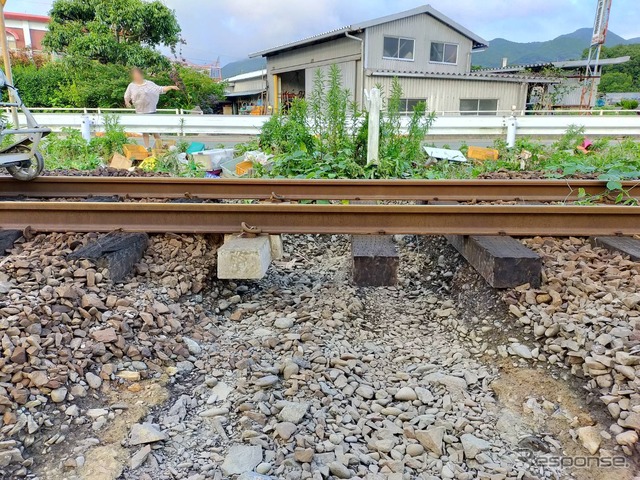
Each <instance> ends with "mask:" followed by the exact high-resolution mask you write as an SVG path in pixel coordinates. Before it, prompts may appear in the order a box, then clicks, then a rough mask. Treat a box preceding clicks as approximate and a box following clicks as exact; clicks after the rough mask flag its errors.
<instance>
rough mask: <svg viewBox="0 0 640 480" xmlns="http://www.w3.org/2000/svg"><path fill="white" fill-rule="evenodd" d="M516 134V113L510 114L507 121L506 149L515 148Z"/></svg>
mask: <svg viewBox="0 0 640 480" xmlns="http://www.w3.org/2000/svg"><path fill="white" fill-rule="evenodd" d="M517 133H518V120H517V119H516V111H515V110H513V111H512V112H511V116H510V117H509V119H508V120H507V147H508V148H513V147H515V146H516V135H517Z"/></svg>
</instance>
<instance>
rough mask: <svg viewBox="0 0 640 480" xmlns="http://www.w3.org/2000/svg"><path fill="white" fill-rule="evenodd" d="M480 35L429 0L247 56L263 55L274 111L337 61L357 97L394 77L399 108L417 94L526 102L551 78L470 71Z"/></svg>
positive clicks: (439, 100)
mask: <svg viewBox="0 0 640 480" xmlns="http://www.w3.org/2000/svg"><path fill="white" fill-rule="evenodd" d="M487 47H488V44H487V42H486V41H485V40H483V39H482V38H480V37H479V36H478V35H476V34H474V33H472V32H471V31H469V30H467V29H466V28H465V27H463V26H462V25H460V24H458V23H456V22H455V21H453V20H452V19H450V18H448V17H446V16H445V15H443V14H442V13H440V12H438V11H437V10H435V9H434V8H432V7H431V6H429V5H425V6H422V7H418V8H415V9H413V10H409V11H406V12H402V13H398V14H395V15H390V16H386V17H382V18H378V19H375V20H371V21H367V22H362V23H359V24H354V25H349V26H346V27H343V28H339V29H336V30H332V31H330V32H326V33H322V34H319V35H315V36H313V37H309V38H306V39H303V40H300V41H297V42H293V43H289V44H286V45H282V46H279V47H276V48H272V49H269V50H265V51H262V52H258V53H255V54H253V55H251V56H252V57H259V56H264V57H266V60H267V88H268V102H269V105H272V106H273V107H274V110H275V111H277V110H278V109H279V108H280V107H281V106H285V105H286V103H287V102H289V101H290V100H291V99H292V98H296V97H305V96H306V95H307V93H308V92H311V91H312V89H313V83H314V77H315V73H316V71H317V69H323V70H325V71H327V70H328V69H329V68H330V67H331V65H334V64H335V65H337V66H338V67H339V68H340V70H341V72H342V82H343V86H344V87H345V88H346V89H348V90H349V91H350V92H351V94H352V96H353V99H354V100H356V101H358V102H360V103H362V100H363V98H364V91H365V90H369V89H371V88H373V87H375V86H377V85H382V87H383V91H384V92H389V89H390V86H391V82H392V79H393V77H397V78H398V79H399V81H400V84H401V86H402V89H403V92H404V98H403V105H404V110H406V111H407V112H410V111H412V110H413V106H414V105H415V104H417V103H418V102H419V101H426V102H427V105H428V107H429V109H430V110H434V111H437V112H461V113H462V114H467V115H482V114H484V115H495V114H497V113H498V112H500V111H510V110H511V109H512V107H514V106H515V107H516V108H517V109H524V107H525V105H526V103H527V99H528V96H529V93H530V89H531V85H533V84H536V85H539V84H541V83H542V84H546V83H553V82H554V80H551V79H541V78H535V77H529V76H526V75H519V74H517V75H504V74H500V75H498V74H493V73H487V72H478V73H475V72H472V71H471V54H472V52H474V51H478V50H481V49H484V48H487Z"/></svg>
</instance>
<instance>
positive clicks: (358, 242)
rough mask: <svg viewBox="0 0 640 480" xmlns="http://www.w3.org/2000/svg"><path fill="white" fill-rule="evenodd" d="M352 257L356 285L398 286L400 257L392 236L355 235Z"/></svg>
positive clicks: (352, 239) (352, 244) (353, 237)
mask: <svg viewBox="0 0 640 480" xmlns="http://www.w3.org/2000/svg"><path fill="white" fill-rule="evenodd" d="M351 257H352V263H353V283H354V284H355V285H357V286H359V287H383V286H391V285H397V283H398V267H399V266H400V256H399V254H398V248H397V246H396V244H395V243H394V241H393V237H392V236H391V235H353V236H352V237H351Z"/></svg>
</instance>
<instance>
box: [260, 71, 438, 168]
mask: <svg viewBox="0 0 640 480" xmlns="http://www.w3.org/2000/svg"><path fill="white" fill-rule="evenodd" d="M388 93H389V96H388V98H387V99H386V102H385V104H386V105H385V107H386V108H385V112H384V114H383V115H382V119H381V123H380V129H381V135H380V161H379V163H378V164H377V165H367V150H366V148H367V138H368V126H369V123H368V122H369V115H368V113H367V112H364V111H362V110H361V109H360V107H359V106H358V105H357V104H356V103H355V102H352V101H351V92H349V91H348V90H346V89H344V88H343V87H342V76H341V72H340V69H339V68H338V67H337V66H335V65H334V66H332V67H331V68H330V69H329V72H328V75H326V74H325V73H324V72H323V71H322V69H318V70H317V71H316V75H315V78H314V86H313V90H312V92H311V93H310V94H309V96H308V100H301V99H298V100H296V101H294V102H293V105H292V107H291V109H290V110H289V111H288V112H287V113H286V114H285V113H279V114H276V115H274V116H273V117H272V118H271V119H270V120H269V121H268V122H267V123H266V125H265V126H264V128H263V130H262V133H261V135H260V139H259V147H260V148H262V149H263V150H264V151H266V152H267V153H271V154H274V155H275V159H274V163H273V167H272V168H271V170H269V171H268V172H267V171H264V170H263V171H261V172H260V173H261V174H263V175H269V176H274V177H278V176H282V177H301V178H400V177H411V176H415V175H419V172H420V171H423V170H424V169H425V168H426V166H425V162H424V160H425V159H424V154H423V153H422V151H421V148H420V145H421V142H422V141H423V139H424V137H425V135H426V133H427V131H428V129H429V127H430V126H431V123H432V121H433V116H432V115H430V114H427V112H426V105H425V104H424V103H422V104H419V105H418V106H417V107H416V109H415V111H414V112H413V115H412V117H411V119H410V121H409V126H408V129H407V131H406V132H405V131H404V130H403V125H402V116H401V115H400V99H401V98H402V88H401V87H400V83H399V82H398V81H397V79H396V80H395V81H394V82H393V88H392V90H391V92H388Z"/></svg>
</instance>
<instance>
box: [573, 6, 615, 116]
mask: <svg viewBox="0 0 640 480" xmlns="http://www.w3.org/2000/svg"><path fill="white" fill-rule="evenodd" d="M612 3H613V0H598V6H597V9H596V18H595V21H594V24H593V37H592V39H591V45H590V47H589V56H588V58H587V68H586V72H585V77H584V82H583V87H582V97H581V99H580V107H581V108H586V109H590V108H591V103H592V101H593V96H594V94H595V92H596V91H597V89H598V80H599V79H600V76H601V75H602V67H601V66H600V54H601V52H602V47H603V45H604V44H605V42H606V40H607V32H608V30H609V16H610V14H611V4H612Z"/></svg>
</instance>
